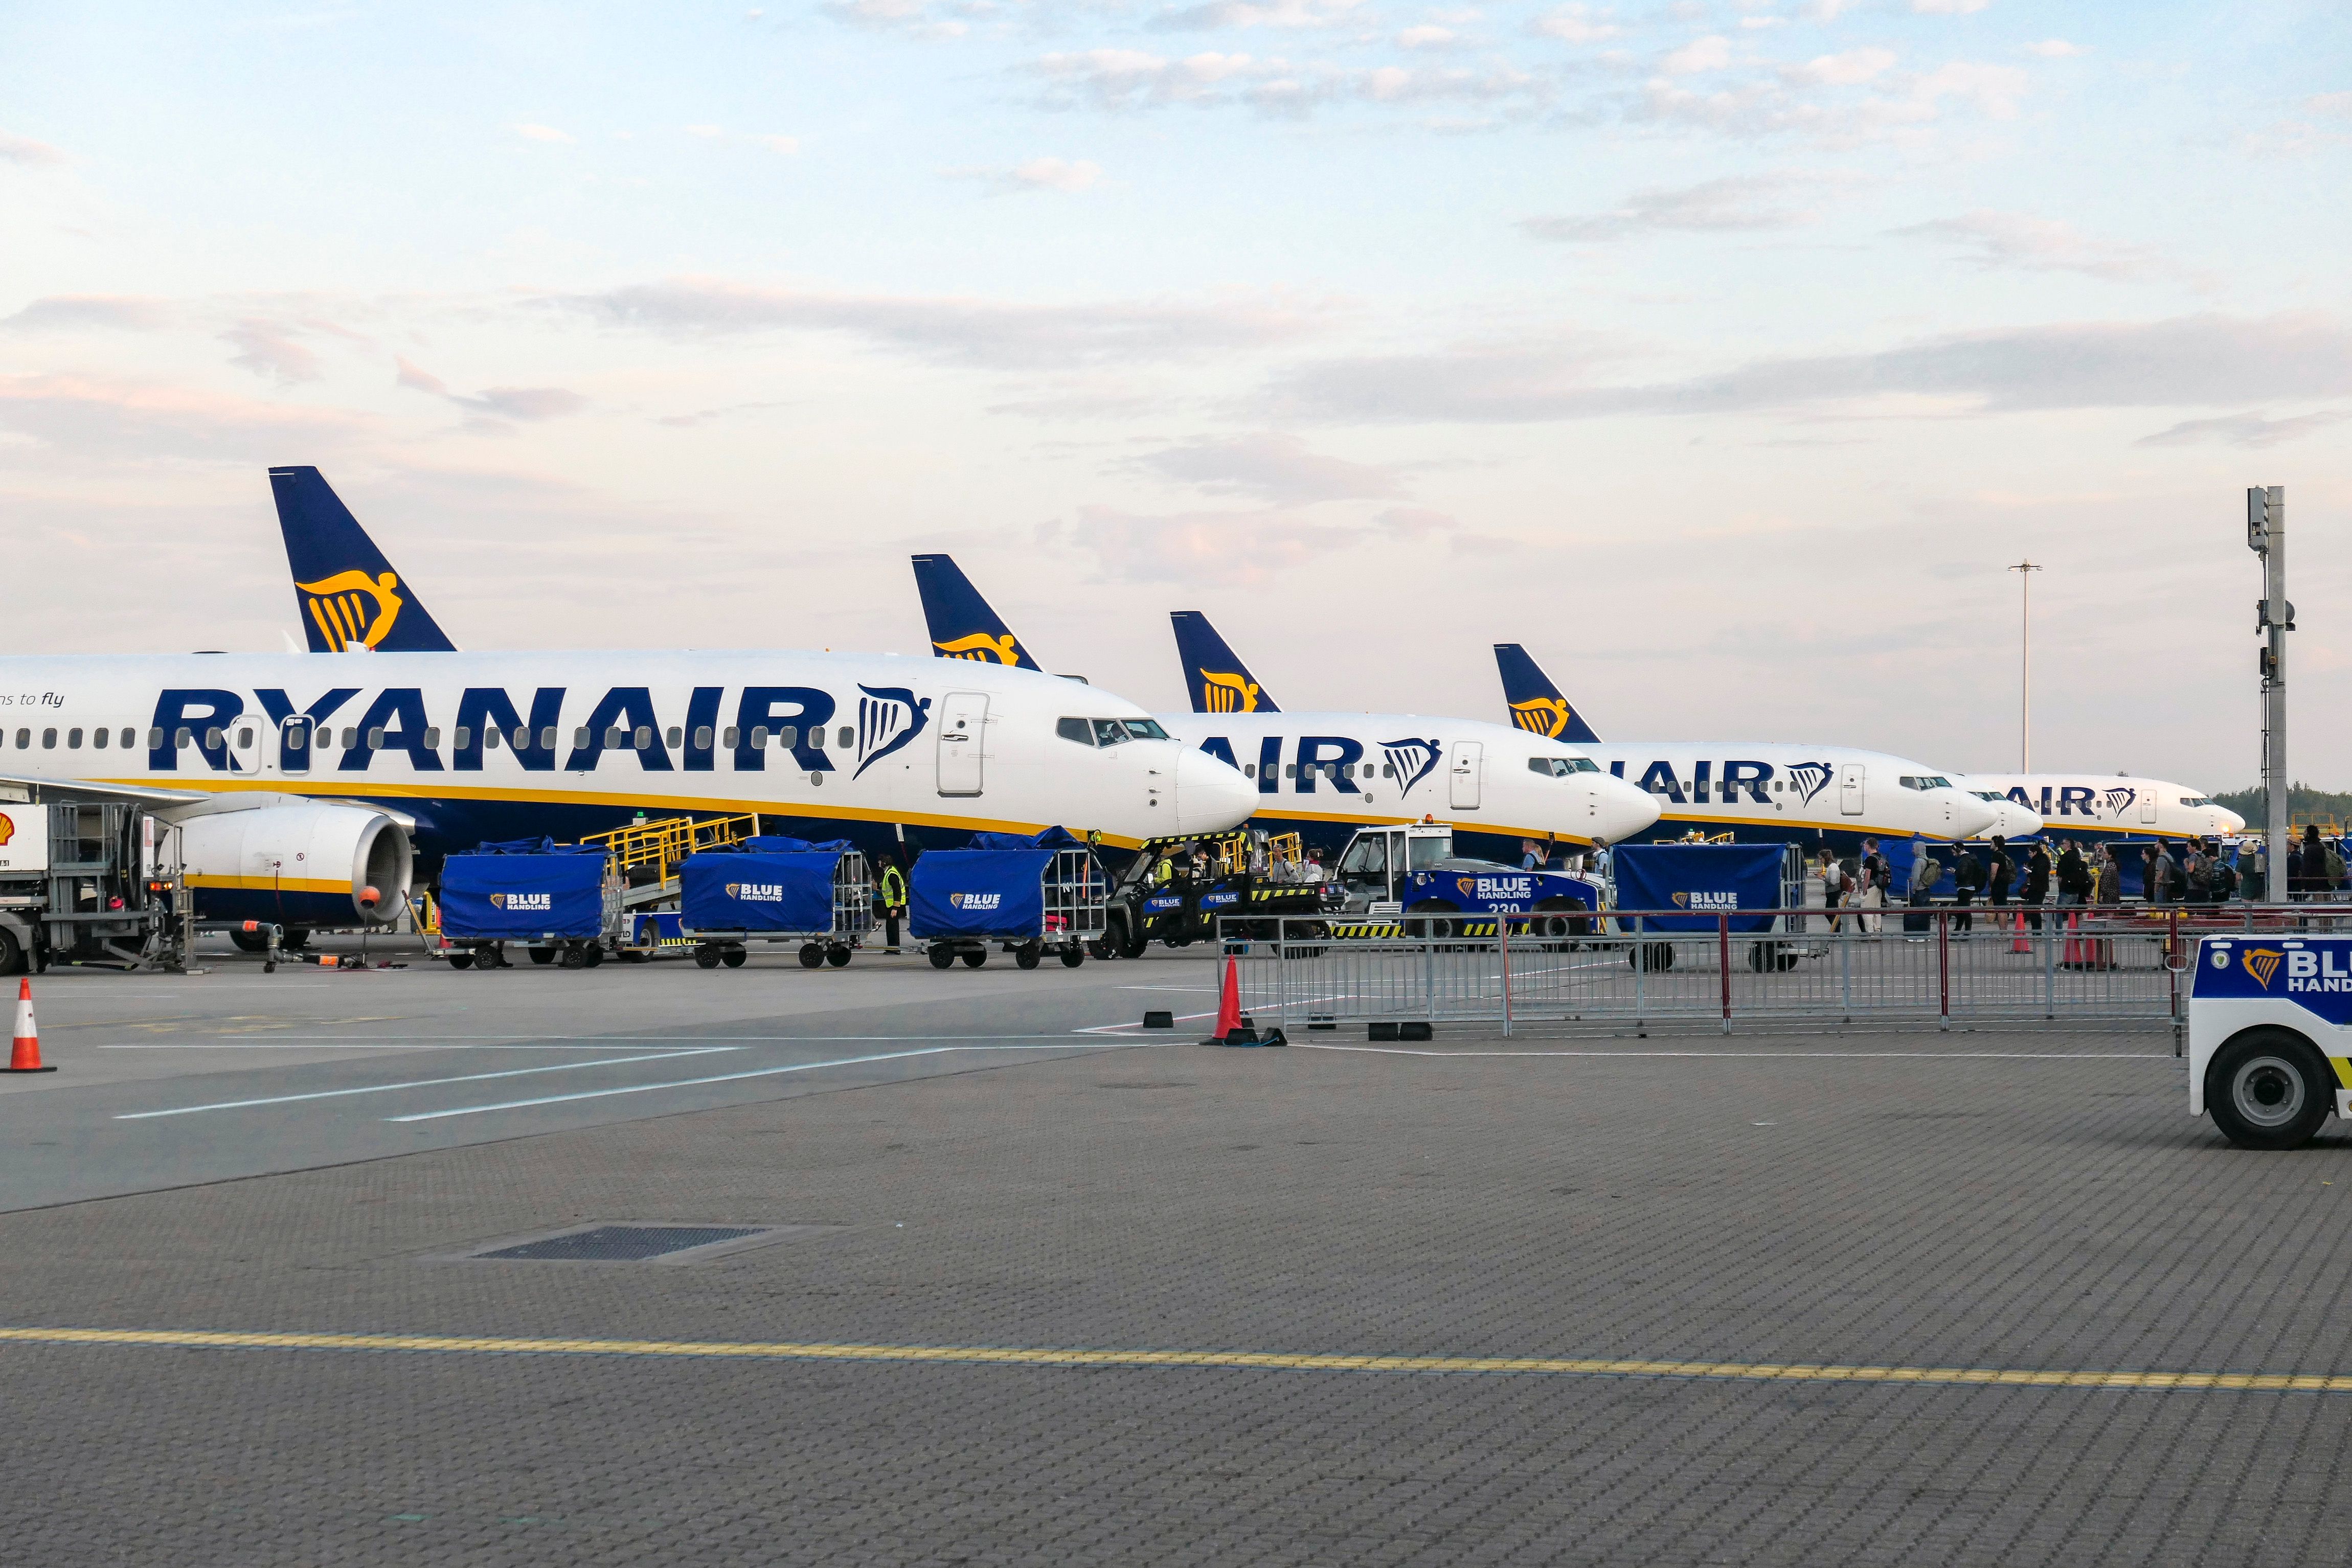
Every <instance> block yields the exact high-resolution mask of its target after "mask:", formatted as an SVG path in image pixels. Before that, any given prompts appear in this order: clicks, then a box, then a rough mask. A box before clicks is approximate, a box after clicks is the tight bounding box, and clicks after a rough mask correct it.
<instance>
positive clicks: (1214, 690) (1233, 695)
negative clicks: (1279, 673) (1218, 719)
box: [1201, 670, 1257, 713]
mask: <svg viewBox="0 0 2352 1568" xmlns="http://www.w3.org/2000/svg"><path fill="white" fill-rule="evenodd" d="M1201 686H1202V694H1203V695H1205V696H1206V698H1207V699H1208V704H1209V711H1210V712H1211V713H1255V712H1257V683H1256V682H1255V681H1246V680H1244V679H1243V678H1242V677H1241V676H1239V675H1228V674H1218V673H1217V672H1216V671H1214V670H1202V672H1201Z"/></svg>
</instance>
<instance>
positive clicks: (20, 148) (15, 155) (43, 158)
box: [0, 131, 66, 169]
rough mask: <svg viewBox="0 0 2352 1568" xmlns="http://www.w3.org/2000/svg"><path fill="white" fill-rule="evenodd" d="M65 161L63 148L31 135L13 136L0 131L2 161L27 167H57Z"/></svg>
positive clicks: (0, 157)
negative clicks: (37, 139)
mask: <svg viewBox="0 0 2352 1568" xmlns="http://www.w3.org/2000/svg"><path fill="white" fill-rule="evenodd" d="M65 162H66V154H65V150H64V149H63V148H59V147H52V146H50V145H49V144H48V143H47V142H46V141H34V140H33V139H32V138H31V137H29V136H11V135H9V134H8V133H7V132H6V131H0V163H14V164H16V165H17V166H18V167H20V168H25V169H55V168H58V167H60V166H61V165H63V164H64V163H65Z"/></svg>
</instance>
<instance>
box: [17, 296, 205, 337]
mask: <svg viewBox="0 0 2352 1568" xmlns="http://www.w3.org/2000/svg"><path fill="white" fill-rule="evenodd" d="M170 321H171V311H170V309H169V308H167V307H166V306H165V305H164V303H163V301H162V300H160V299H152V298H147V297H146V296H143V295H137V294H52V295H49V296H47V298H41V299H36V300H34V301H33V302H32V303H31V304H29V305H27V306H26V307H25V308H23V309H22V310H19V311H17V312H16V314H15V315H14V316H11V317H9V318H7V319H5V320H0V329H6V330H8V331H11V332H79V331H86V330H88V329H91V328H97V327H109V328H113V329H118V330H121V331H125V332H152V331H155V330H157V329H160V328H163V327H164V326H167V325H169V324H170Z"/></svg>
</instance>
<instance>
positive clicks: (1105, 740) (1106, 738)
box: [1095, 718, 1127, 746]
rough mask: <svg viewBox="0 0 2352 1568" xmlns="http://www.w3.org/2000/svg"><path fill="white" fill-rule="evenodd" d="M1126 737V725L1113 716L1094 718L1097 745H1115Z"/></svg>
mask: <svg viewBox="0 0 2352 1568" xmlns="http://www.w3.org/2000/svg"><path fill="white" fill-rule="evenodd" d="M1126 738H1127V726H1125V725H1123V724H1121V723H1119V722H1118V720H1117V719H1115V718H1098V719H1097V720H1095V744H1096V745H1097V746H1117V745H1118V744H1119V742H1121V741H1123V740H1125V739H1126Z"/></svg>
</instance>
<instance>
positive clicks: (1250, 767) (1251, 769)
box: [1242, 762, 1257, 779]
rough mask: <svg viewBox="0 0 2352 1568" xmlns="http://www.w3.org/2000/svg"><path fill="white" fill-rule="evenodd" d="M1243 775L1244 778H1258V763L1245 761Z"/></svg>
mask: <svg viewBox="0 0 2352 1568" xmlns="http://www.w3.org/2000/svg"><path fill="white" fill-rule="evenodd" d="M1242 777H1243V778H1244V779H1255V778H1256V777H1257V764H1256V763H1255V762H1244V763H1243V764H1242Z"/></svg>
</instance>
